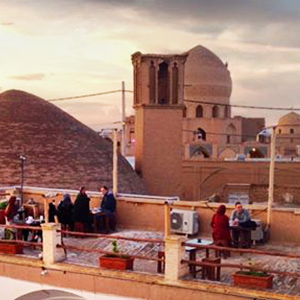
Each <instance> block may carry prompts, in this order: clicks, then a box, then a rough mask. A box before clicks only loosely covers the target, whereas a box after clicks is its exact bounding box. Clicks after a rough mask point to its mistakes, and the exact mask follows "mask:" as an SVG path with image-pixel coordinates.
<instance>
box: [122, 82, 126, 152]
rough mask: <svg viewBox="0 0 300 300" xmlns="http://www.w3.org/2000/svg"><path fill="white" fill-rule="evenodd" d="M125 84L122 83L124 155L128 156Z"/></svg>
mask: <svg viewBox="0 0 300 300" xmlns="http://www.w3.org/2000/svg"><path fill="white" fill-rule="evenodd" d="M125 109H126V107H125V82H124V81H122V155H123V156H126V135H125V122H126V113H125Z"/></svg>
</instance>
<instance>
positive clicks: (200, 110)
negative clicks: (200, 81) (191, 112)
mask: <svg viewBox="0 0 300 300" xmlns="http://www.w3.org/2000/svg"><path fill="white" fill-rule="evenodd" d="M196 118H203V107H202V105H198V106H197V107H196Z"/></svg>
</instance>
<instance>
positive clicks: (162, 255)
mask: <svg viewBox="0 0 300 300" xmlns="http://www.w3.org/2000/svg"><path fill="white" fill-rule="evenodd" d="M157 258H160V259H163V260H164V259H165V251H158V252H157ZM157 273H165V261H161V260H158V261H157Z"/></svg>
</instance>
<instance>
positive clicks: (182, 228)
mask: <svg viewBox="0 0 300 300" xmlns="http://www.w3.org/2000/svg"><path fill="white" fill-rule="evenodd" d="M171 231H172V232H175V233H176V232H177V233H184V234H196V233H198V231H199V219H198V213H197V212H196V211H190V210H180V209H173V210H172V212H171Z"/></svg>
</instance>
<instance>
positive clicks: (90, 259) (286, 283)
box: [25, 230, 300, 295]
mask: <svg viewBox="0 0 300 300" xmlns="http://www.w3.org/2000/svg"><path fill="white" fill-rule="evenodd" d="M110 236H125V237H132V238H141V239H163V234H162V233H158V232H149V231H134V230H124V231H119V232H116V233H114V234H111V235H110ZM111 241H112V240H111V239H103V238H70V237H68V238H64V243H65V245H66V246H68V245H70V246H76V247H85V248H89V249H102V250H105V251H112V245H111ZM118 244H119V248H120V252H121V253H128V254H134V255H145V256H151V257H155V258H156V257H157V252H158V250H159V245H158V244H155V243H149V242H142V243H141V242H133V241H126V240H119V241H118ZM255 249H261V250H269V251H276V252H285V253H293V254H299V255H300V245H272V244H266V245H256V246H255ZM38 253H39V251H38V250H32V249H29V248H28V249H27V250H26V251H25V255H30V256H32V255H33V256H35V257H38ZM99 256H100V254H98V253H89V252H84V251H75V250H68V251H67V259H66V261H65V262H66V263H69V264H76V265H84V266H93V267H96V266H99ZM204 257H205V251H198V252H197V260H201V259H202V258H204ZM249 258H250V259H251V262H252V264H255V265H257V266H259V267H260V268H262V269H264V268H265V269H274V270H277V271H286V272H299V275H300V259H293V258H284V257H278V256H267V255H254V254H248V253H244V254H242V255H240V254H238V253H234V252H232V253H231V257H229V258H227V259H226V260H224V259H222V263H232V264H241V263H243V264H247V263H248V262H249ZM186 259H188V257H186ZM134 271H135V272H142V273H151V274H157V262H156V261H151V260H150V261H149V260H141V259H135V262H134ZM235 271H236V269H233V268H222V270H221V282H220V283H217V282H216V283H217V284H224V283H225V284H232V274H233V273H234V272H235ZM184 280H201V276H200V273H198V274H197V278H196V279H193V278H192V277H191V276H190V275H187V276H186V277H185V278H184ZM273 291H276V292H279V293H285V294H286V293H287V294H290V295H300V279H298V278H294V277H288V276H281V275H274V281H273Z"/></svg>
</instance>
